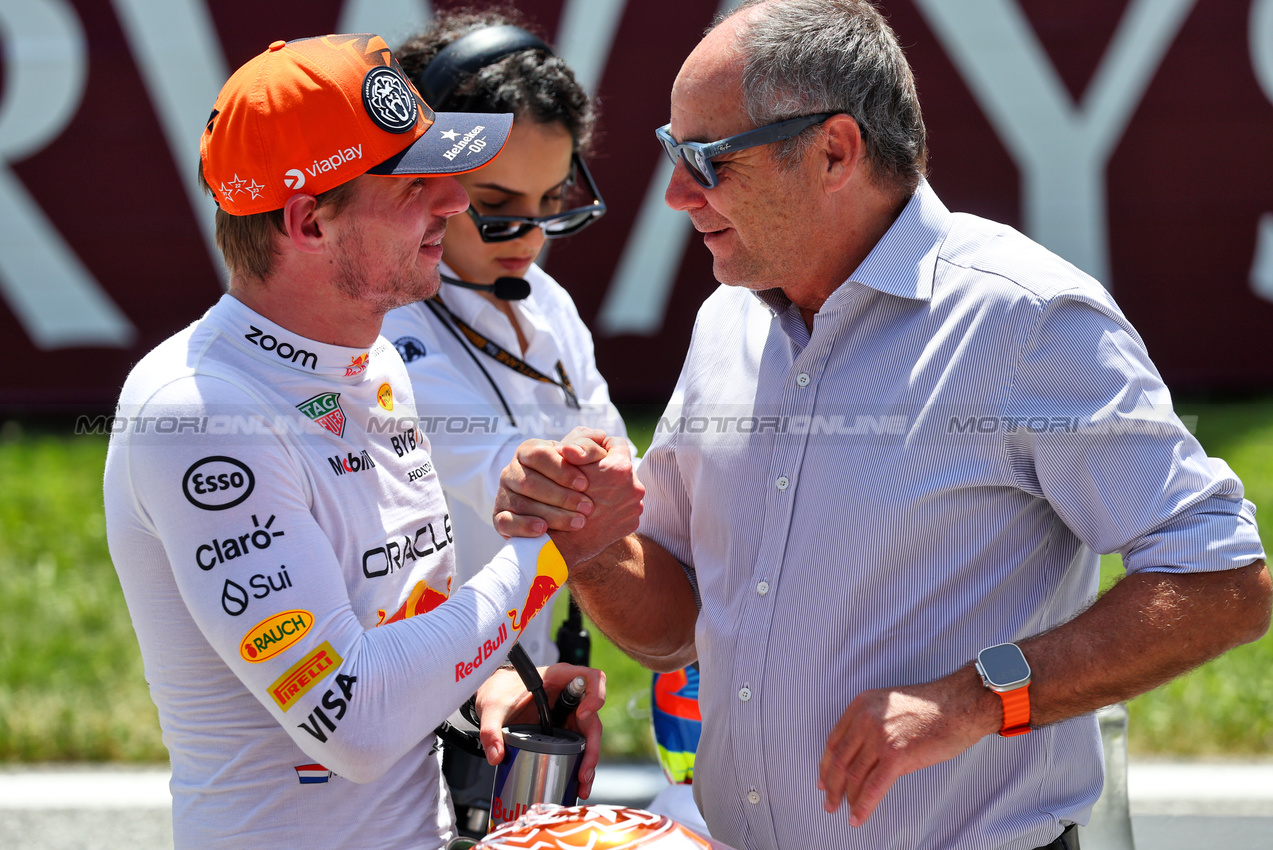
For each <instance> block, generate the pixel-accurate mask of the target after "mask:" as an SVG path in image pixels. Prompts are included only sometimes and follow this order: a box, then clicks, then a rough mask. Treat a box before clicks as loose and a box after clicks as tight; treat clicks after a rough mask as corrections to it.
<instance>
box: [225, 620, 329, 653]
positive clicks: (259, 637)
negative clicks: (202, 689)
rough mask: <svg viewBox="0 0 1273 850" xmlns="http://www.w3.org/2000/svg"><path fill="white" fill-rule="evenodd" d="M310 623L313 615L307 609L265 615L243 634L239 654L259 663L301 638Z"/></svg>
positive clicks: (312, 622) (312, 623) (311, 623)
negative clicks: (270, 615) (269, 615)
mask: <svg viewBox="0 0 1273 850" xmlns="http://www.w3.org/2000/svg"><path fill="white" fill-rule="evenodd" d="M312 625H314V615H313V614H311V613H310V612H308V611H283V612H282V613H279V614H275V615H274V616H272V617H266V618H265V619H264V620H262V621H261V622H259V623H257V624H256V625H255V626H253V627H252V628H251V629H249V630H248V633H247V634H245V635H244V636H243V642H242V643H241V644H240V645H239V655H241V656H243V660H244V661H250V662H251V663H253V664H259V663H260V662H262V661H265V660H266V659H269V658H273V657H274V656H276V655H278V654H279V653H280V652H282V651H283V650H285V649H287V648H288V647H289V646H291V645H292V644H294V643H296V642H297V641H298V640H300V639H301V638H303V637H304V636H305V633H306V632H308V631H309V627H310V626H312Z"/></svg>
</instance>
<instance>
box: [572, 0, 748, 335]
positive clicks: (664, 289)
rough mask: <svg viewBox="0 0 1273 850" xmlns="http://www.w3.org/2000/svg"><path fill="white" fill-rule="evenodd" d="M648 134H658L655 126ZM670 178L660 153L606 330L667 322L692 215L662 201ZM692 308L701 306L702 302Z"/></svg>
mask: <svg viewBox="0 0 1273 850" xmlns="http://www.w3.org/2000/svg"><path fill="white" fill-rule="evenodd" d="M739 2H741V0H721V3H720V6H719V10H720V11H721V12H728V11H729V10H730V9H732V8H734V7H735V6H737V5H738V4H739ZM650 136H651V137H653V136H654V132H653V130H651V132H650ZM650 144H651V146H652V147H653V146H657V145H658V142H656V141H654V139H653V138H651V140H650ZM671 179H672V163H671V161H670V160H668V158H667V156H665V155H663V154H662V153H660V154H659V157H658V165H657V166H656V167H655V169H654V175H653V177H651V178H650V186H649V188H648V189H646V192H645V199H644V200H643V201H642V202H641V211H640V212H639V213H637V219H636V223H635V224H633V226H632V232H631V234H630V235H629V236H628V242H627V244H626V245H624V247H623V255H622V256H621V257H620V258H619V265H618V267H617V268H616V269H615V272H614V278H613V279H611V281H610V288H609V289H607V290H606V297H605V300H604V301H602V302H601V310H600V311H599V312H598V314H597V324H598V325H599V327H600V329H601V333H602V334H604V335H605V336H618V335H620V334H637V335H639V336H655V335H656V334H658V332H659V330H660V329H661V328H662V327H663V315H664V313H666V312H667V301H668V298H669V296H671V294H672V287H673V285H674V284H675V283H676V271H677V269H679V268H680V267H681V257H682V256H683V255H684V253H685V243H686V242H688V241H689V238H690V233H691V232H692V231H693V228H691V227H690V219H689V216H687V215H685V213H682V212H677V211H676V210H674V209H671V208H670V207H669V206H668V205H667V204H666V203H664V202H663V193H664V191H665V190H666V189H667V184H668V181H670V180H671ZM693 309H694V310H695V311H697V309H698V305H697V304H696V305H694V307H693Z"/></svg>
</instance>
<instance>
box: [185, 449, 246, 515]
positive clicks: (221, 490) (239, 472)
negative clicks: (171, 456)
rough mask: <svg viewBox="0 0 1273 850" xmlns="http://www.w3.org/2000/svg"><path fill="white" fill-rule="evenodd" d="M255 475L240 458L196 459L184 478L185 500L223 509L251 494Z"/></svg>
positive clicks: (221, 456) (207, 507) (198, 504)
mask: <svg viewBox="0 0 1273 850" xmlns="http://www.w3.org/2000/svg"><path fill="white" fill-rule="evenodd" d="M254 487H256V476H254V475H253V474H252V470H251V469H249V468H248V465H247V464H246V463H244V462H243V461H241V460H236V459H234V458H232V457H226V456H224V455H213V456H212V457H205V458H201V459H199V460H197V461H195V462H194V463H193V464H191V465H190V468H189V469H187V470H186V474H185V475H184V476H182V479H181V492H182V493H183V494H184V495H185V497H186V501H188V502H189V503H190V504H192V505H194V506H195V507H196V508H201V509H203V510H205V511H224V510H226V509H228V508H232V507H234V506H235V505H238V504H242V503H243V502H244V501H246V500H247V497H248V496H251V495H252V489H253V488H254Z"/></svg>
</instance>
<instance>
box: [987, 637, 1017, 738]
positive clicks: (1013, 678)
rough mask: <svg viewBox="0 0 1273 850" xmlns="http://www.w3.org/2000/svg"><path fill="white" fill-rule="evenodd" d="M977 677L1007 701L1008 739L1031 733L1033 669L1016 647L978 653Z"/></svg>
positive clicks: (1002, 646) (1001, 646)
mask: <svg viewBox="0 0 1273 850" xmlns="http://www.w3.org/2000/svg"><path fill="white" fill-rule="evenodd" d="M975 666H976V668H977V673H978V675H980V676H981V683H982V684H983V685H985V686H986V687H987V688H989V689H990V690H992V691H994V692H995V693H996V694H998V695H999V699H1001V700H1003V726H1002V728H1000V729H999V735H1000V736H1001V737H1004V738H1009V737H1012V736H1013V735H1024V734H1025V733H1027V732H1029V731H1030V665H1029V663H1027V662H1026V660H1025V654H1024V653H1022V652H1021V648H1020V647H1019V646H1017V645H1016V644H1015V643H1001V644H998V645H996V646H988V647H986V648H985V649H983V650H982V651H981V652H979V653H977V663H976V665H975Z"/></svg>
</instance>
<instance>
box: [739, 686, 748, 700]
mask: <svg viewBox="0 0 1273 850" xmlns="http://www.w3.org/2000/svg"><path fill="white" fill-rule="evenodd" d="M738 698H739V699H740V700H742V701H743V702H747V700H749V699H751V688H741V689H739V691H738Z"/></svg>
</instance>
